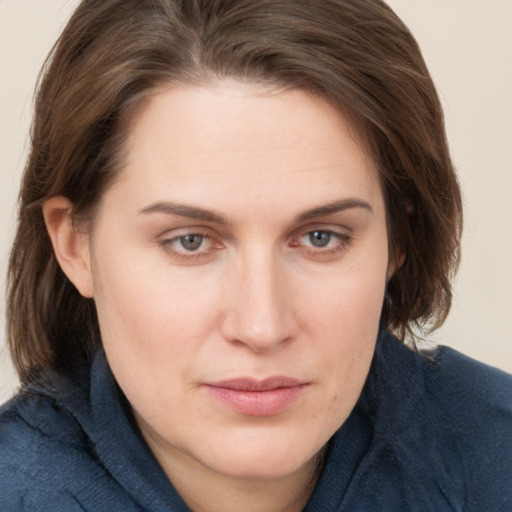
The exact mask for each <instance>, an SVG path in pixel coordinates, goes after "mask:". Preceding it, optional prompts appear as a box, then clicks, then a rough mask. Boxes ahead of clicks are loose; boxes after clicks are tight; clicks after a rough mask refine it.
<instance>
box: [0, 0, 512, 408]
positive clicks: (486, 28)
mask: <svg viewBox="0 0 512 512" xmlns="http://www.w3.org/2000/svg"><path fill="white" fill-rule="evenodd" d="M389 3H390V5H391V6H392V7H393V8H394V9H395V10H396V11H397V13H398V14H399V15H400V16H401V17H402V19H403V20H404V21H405V22H406V24H407V25H408V26H409V28H410V29H411V31H412V32H413V34H415V36H416V38H417V39H418V41H419V43H420V46H421V47H422V49H423V52H424V55H425V58H426V60H427V63H428V64H429V67H430V70H431V72H432V74H433V77H434V79H435V81H436V83H437V86H438V89H439V92H440V95H441V98H442V101H443V103H444V107H445V114H446V120H447V126H448V136H449V139H450V142H451V147H452V152H453V157H454V160H455V163H456V165H457V168H458V170H459V174H460V179H461V183H462V187H463V192H464V197H465V207H466V227H465V234H464V241H463V243H464V245H463V261H462V267H461V271H460V273H459V276H458V279H457V282H456V296H455V304H454V307H453V310H452V313H451V315H450V318H449V320H448V321H447V323H446V325H445V326H444V327H443V328H442V329H441V330H439V331H438V332H437V333H436V334H435V336H433V338H434V340H435V341H437V342H439V343H443V344H448V345H451V346H453V347H455V348H457V349H459V350H461V351H463V352H465V353H467V354H468V355H471V356H472V357H475V358H477V359H480V360H482V361H485V362H487V363H490V364H492V365H495V366H498V367H500V368H502V369H504V370H506V371H508V372H512V334H511V329H510V327H509V321H510V319H511V318H512V1H511V0H389ZM74 5H76V1H75V0H0V70H1V75H0V272H1V277H0V286H1V287H2V289H3V288H4V283H5V269H6V266H7V255H8V251H9V245H10V241H11V239H12V236H13V231H14V225H15V202H16V195H17V190H18V186H19V180H20V176H21V171H22V168H23V162H24V156H25V150H26V145H27V133H28V127H29V120H30V114H31V98H32V90H33V86H34V84H35V81H36V77H37V73H38V70H39V68H40V66H41V64H42V62H43V59H44V57H45V55H46V53H47V52H48V50H49V49H50V47H51V45H52V44H53V42H54V40H55V39H56V37H57V35H58V33H59V30H60V29H61V27H62V26H63V24H64V23H65V20H66V19H67V17H68V16H69V14H70V12H71V10H72V8H73V6H74ZM4 307H5V301H4V296H3V294H2V296H1V298H0V402H1V401H3V400H4V399H5V398H7V397H8V396H9V395H10V394H11V393H12V390H13V389H14V388H15V386H16V379H15V376H14V372H13V371H12V367H11V365H10V363H9V360H8V355H7V352H6V350H5V343H4V339H5V335H4V332H5V321H4Z"/></svg>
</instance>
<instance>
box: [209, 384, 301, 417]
mask: <svg viewBox="0 0 512 512" xmlns="http://www.w3.org/2000/svg"><path fill="white" fill-rule="evenodd" d="M204 386H205V387H206V389H207V390H208V392H209V393H210V394H211V395H212V396H213V397H214V398H215V399H217V400H219V401H220V402H221V403H222V404H224V405H226V406H228V407H229V408H230V409H232V410H233V411H235V412H237V413H240V414H244V415H247V416H274V415H277V414H279V413H280V412H282V411H284V410H285V409H286V408H287V407H288V406H289V405H291V404H292V403H293V402H295V400H297V399H298V398H299V396H300V395H301V393H302V391H303V390H304V389H305V388H306V387H307V386H309V383H308V382H303V381H300V380H297V379H294V378H290V377H282V376H277V377H269V378H267V379H263V380H258V379H252V378H237V379H230V380H223V381H219V382H214V383H208V384H204Z"/></svg>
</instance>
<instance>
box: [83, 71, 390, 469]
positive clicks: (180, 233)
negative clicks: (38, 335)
mask: <svg viewBox="0 0 512 512" xmlns="http://www.w3.org/2000/svg"><path fill="white" fill-rule="evenodd" d="M125 151H126V154H125V156H126V159H125V165H124V167H123V169H122V170H121V171H120V175H119V179H118V180H117V181H116V182H115V183H114V184H113V185H112V187H111V188H110V189H108V191H107V192H106V194H105V196H104V200H103V202H102V204H101V208H100V210H99V213H98V217H97V219H96V224H95V227H94V231H93V233H92V235H91V238H90V240H89V242H90V243H89V247H88V248H89V256H88V257H90V267H89V268H90V279H91V283H92V284H91V286H92V290H93V291H92V294H93V297H94V300H95V303H96V306H97V310H98V315H99V322H100V327H101V333H102V338H103V343H104V347H105V351H106V354H107V357H108V360H109V362H110V365H111V368H112V371H113V373H114V375H115V377H116V379H117V381H118V382H119V385H120V386H121V388H122V390H123V391H124V393H125V394H126V397H127V398H128V400H129V402H130V403H131V405H132V406H133V410H134V414H135V417H136V419H137V422H138V423H139V425H140V428H141V430H142V432H143V435H144V436H145V438H146V439H147V441H148V443H149V445H150V447H151V448H152V449H153V451H154V452H155V455H156V456H157V458H158V459H159V460H160V462H161V463H162V465H163V466H164V467H176V468H178V467H197V468H201V471H203V472H206V473H209V472H213V473H215V474H217V475H224V476H228V477H237V478H238V477H243V478H277V477H283V476H287V475H293V474H294V473H295V472H297V471H299V470H300V469H301V468H303V467H305V466H306V465H307V464H308V463H309V462H311V461H312V460H313V459H314V457H315V455H316V454H317V453H318V452H319V451H320V450H321V448H322V447H323V446H324V445H325V443H326V442H327V441H328V439H329V438H330V437H331V436H332V435H333V433H334V432H335V431H336V430H337V429H338V428H339V427H340V425H341V424H342V423H343V422H344V421H345V419H346V418H347V416H348V415H349V413H350V411H351V409H352V408H353V407H354V404H355V402H356V400H357V398H358V396H359V394H360V392H361V389H362V386H363V383H364V381H365V377H366V375H367V372H368V369H369V365H370V361H371V358H372V353H373V350H374V346H375V341H376V336H377V330H378V324H379V316H380V312H381V306H382V300H383V296H384V289H385V284H386V279H387V276H388V275H389V273H390V271H391V270H390V265H389V262H388V249H387V247H388V241H387V232H386V218H385V208H384V200H383V195H382V191H381V187H380V185H379V179H378V174H377V170H376V167H375V165H374V163H373V162H372V160H371V159H369V158H368V156H367V154H366V153H365V152H364V151H363V150H362V148H361V146H360V145H359V143H358V141H357V139H356V138H355V136H354V134H353V132H352V131H351V130H350V128H349V126H348V125H347V123H346V121H345V120H344V119H343V118H342V117H341V116H340V115H339V113H337V111H336V110H334V109H333V108H332V107H331V106H329V105H328V104H326V103H325V102H323V101H322V100H320V99H318V98H316V97H313V96H310V95H308V94H306V93H305V92H301V91H274V92H272V91H269V90H268V89H264V88H262V87H260V86H256V85H247V84H245V85H243V84H241V83H238V82H233V81H221V82H219V83H215V84H211V85H207V86H204V87H192V86H184V85H183V86H170V87H169V88H167V89H163V90H161V91H160V92H158V93H157V94H156V95H155V96H153V97H152V99H150V100H149V102H148V103H147V105H146V106H145V107H144V108H143V109H142V110H141V111H140V112H139V113H138V115H137V116H136V118H135V119H134V121H133V125H132V131H131V134H130V136H129V139H128V142H127V146H126V148H125ZM213 473H212V474H213Z"/></svg>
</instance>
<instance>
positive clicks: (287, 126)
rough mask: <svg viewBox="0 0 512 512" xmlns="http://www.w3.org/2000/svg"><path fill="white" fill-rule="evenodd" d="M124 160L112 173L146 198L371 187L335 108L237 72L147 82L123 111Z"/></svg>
mask: <svg viewBox="0 0 512 512" xmlns="http://www.w3.org/2000/svg"><path fill="white" fill-rule="evenodd" d="M124 163H125V165H124V168H123V169H122V171H121V175H120V180H121V182H123V181H125V182H130V183H132V185H133V186H134V187H135V188H136V189H137V193H138V194H139V196H141V197H140V199H141V201H142V200H145V201H146V202H147V201H150V200H155V197H154V196H155V195H165V194H176V193H179V192H180V191H181V190H184V191H186V192H187V194H188V195H189V196H190V195H191V194H192V196H193V195H194V194H195V193H197V194H199V192H200V191H201V190H202V189H204V188H208V187H209V188H210V191H211V189H212V188H213V187H215V186H217V188H220V189H221V190H222V192H223V193H228V192H229V191H231V192H232V193H236V194H237V195H242V196H244V198H245V199H246V200H249V199H250V198H251V196H252V195H254V194H256V195H257V194H260V195H261V194H262V193H266V192H268V191H269V190H272V192H273V194H274V195H275V192H276V188H278V189H279V190H280V191H281V193H282V194H286V195H288V196H293V195H296V196H304V195H307V194H308V193H309V194H310V195H311V196H312V197H314V196H315V195H320V194H322V193H325V188H326V187H330V188H332V194H333V195H335V196H336V199H337V198H338V197H339V195H340V194H342V195H344V194H352V195H353V194H357V195H363V196H364V195H367V196H368V195H372V194H373V195H375V194H377V195H378V194H379V193H380V186H379V179H378V173H377V171H376V166H375V165H374V163H373V161H372V159H371V158H370V157H369V156H368V153H367V152H366V151H365V150H364V149H363V147H362V144H361V143H360V142H359V139H358V138H357V137H356V135H355V131H354V129H353V127H352V125H351V124H350V123H348V122H347V121H346V119H345V118H344V117H343V116H342V115H341V114H340V112H339V111H338V110H336V109H335V108H334V107H332V106H331V105H330V104H329V103H327V102H326V101H324V100H323V99H321V98H319V97H316V96H312V95H310V94H308V93H306V92H304V91H300V90H276V89H270V88H269V87H265V86H261V85H255V84H247V83H241V82H238V81H227V80H223V81H219V82H214V83H211V84H208V85H205V86H189V85H172V86H168V87H165V88H161V89H159V90H158V91H156V92H155V94H153V95H152V96H151V97H149V98H148V100H147V101H146V102H145V103H144V105H142V106H141V108H140V109H139V110H138V112H137V113H136V114H135V115H134V116H133V118H132V120H131V123H130V133H129V137H128V139H127V143H126V145H125V148H124ZM252 193H253V194H252ZM142 196H147V197H146V198H143V197H142ZM201 197H203V196H201Z"/></svg>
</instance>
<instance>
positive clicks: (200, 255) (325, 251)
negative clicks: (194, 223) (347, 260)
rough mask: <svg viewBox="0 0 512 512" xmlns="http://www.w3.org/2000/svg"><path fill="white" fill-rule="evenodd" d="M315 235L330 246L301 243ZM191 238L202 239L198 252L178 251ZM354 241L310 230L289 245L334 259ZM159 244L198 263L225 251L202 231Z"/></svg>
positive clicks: (340, 235)
mask: <svg viewBox="0 0 512 512" xmlns="http://www.w3.org/2000/svg"><path fill="white" fill-rule="evenodd" d="M313 233H321V234H323V235H327V236H328V237H329V240H328V245H326V247H320V248H317V249H315V248H314V247H313V246H307V245H304V244H301V243H300V240H302V239H304V238H306V237H311V236H312V235H313ZM187 236H188V237H190V236H198V237H201V238H202V239H201V245H200V246H199V248H198V249H197V250H195V251H194V250H192V251H187V250H186V249H185V248H183V247H182V248H181V250H176V249H175V246H176V244H177V243H180V241H183V240H184V239H185V238H186V237H187ZM333 240H335V241H336V243H335V245H334V247H332V246H331V245H330V244H331V242H332V241H333ZM352 241H353V239H352V237H351V236H348V235H346V234H342V233H339V232H337V231H334V230H332V229H310V230H308V231H301V233H300V234H299V236H297V237H294V238H293V239H292V240H291V241H290V242H289V244H288V246H289V247H292V248H300V247H304V250H305V252H306V253H307V254H308V255H309V256H311V257H320V258H322V257H325V258H329V257H333V256H336V255H337V254H338V253H340V252H342V251H343V250H345V249H346V248H347V247H348V246H349V245H350V244H351V243H352ZM205 242H207V243H209V244H210V247H208V248H207V249H206V250H201V246H202V245H203V244H204V243H205ZM158 244H159V245H160V246H161V247H163V248H164V250H165V251H166V252H168V253H169V254H171V255H172V256H173V257H174V258H177V259H181V260H188V261H197V260H201V259H207V258H208V257H209V256H210V255H211V252H213V251H217V250H220V249H223V248H224V247H225V246H224V245H223V244H222V243H221V242H217V241H215V240H214V239H213V238H212V237H211V236H210V234H209V233H206V232H202V231H189V232H185V233H183V234H179V235H177V236H174V237H172V238H166V239H163V240H160V241H159V242H158Z"/></svg>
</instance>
